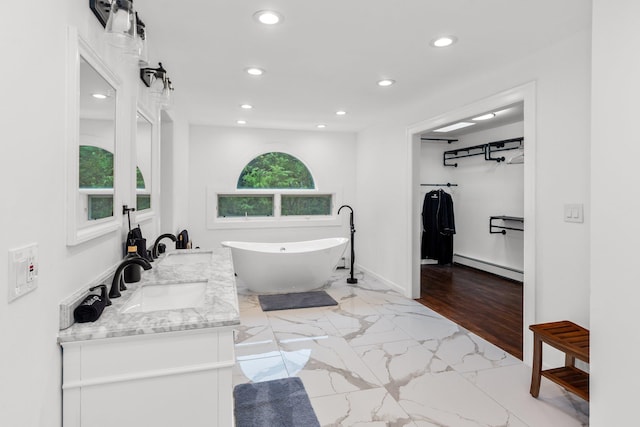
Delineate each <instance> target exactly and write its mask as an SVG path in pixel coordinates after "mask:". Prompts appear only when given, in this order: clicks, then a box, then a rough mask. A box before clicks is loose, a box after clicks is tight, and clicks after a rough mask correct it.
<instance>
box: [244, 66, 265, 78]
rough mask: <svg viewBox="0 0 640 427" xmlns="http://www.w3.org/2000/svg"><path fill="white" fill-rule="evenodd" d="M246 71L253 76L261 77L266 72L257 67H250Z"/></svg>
mask: <svg viewBox="0 0 640 427" xmlns="http://www.w3.org/2000/svg"><path fill="white" fill-rule="evenodd" d="M245 71H246V72H247V73H248V74H251V75H252V76H261V75H263V74H264V70H263V69H262V68H257V67H249V68H246V69H245Z"/></svg>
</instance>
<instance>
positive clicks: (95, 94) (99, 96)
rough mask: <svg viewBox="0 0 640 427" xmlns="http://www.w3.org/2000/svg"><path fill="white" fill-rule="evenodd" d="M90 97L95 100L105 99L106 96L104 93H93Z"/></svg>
mask: <svg viewBox="0 0 640 427" xmlns="http://www.w3.org/2000/svg"><path fill="white" fill-rule="evenodd" d="M91 96H93V97H94V98H96V99H107V95H105V94H104V93H93V94H91Z"/></svg>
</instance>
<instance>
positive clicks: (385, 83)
mask: <svg viewBox="0 0 640 427" xmlns="http://www.w3.org/2000/svg"><path fill="white" fill-rule="evenodd" d="M395 82H396V81H395V80H391V79H383V80H380V81H378V86H381V87H387V86H391V85H392V84H394V83H395Z"/></svg>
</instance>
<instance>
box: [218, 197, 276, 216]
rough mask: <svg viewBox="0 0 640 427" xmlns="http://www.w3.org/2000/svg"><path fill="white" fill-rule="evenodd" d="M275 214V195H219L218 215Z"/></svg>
mask: <svg viewBox="0 0 640 427" xmlns="http://www.w3.org/2000/svg"><path fill="white" fill-rule="evenodd" d="M238 216H273V195H268V196H223V195H219V196H218V217H223V218H224V217H238Z"/></svg>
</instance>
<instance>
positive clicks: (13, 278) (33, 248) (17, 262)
mask: <svg viewBox="0 0 640 427" xmlns="http://www.w3.org/2000/svg"><path fill="white" fill-rule="evenodd" d="M8 285H9V286H8V288H9V302H11V301H13V300H15V299H16V298H18V297H21V296H22V295H24V294H26V293H29V292H31V291H33V290H34V289H35V288H37V287H38V244H37V243H32V244H30V245H27V246H23V247H21V248H17V249H11V250H10V251H9V282H8Z"/></svg>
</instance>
